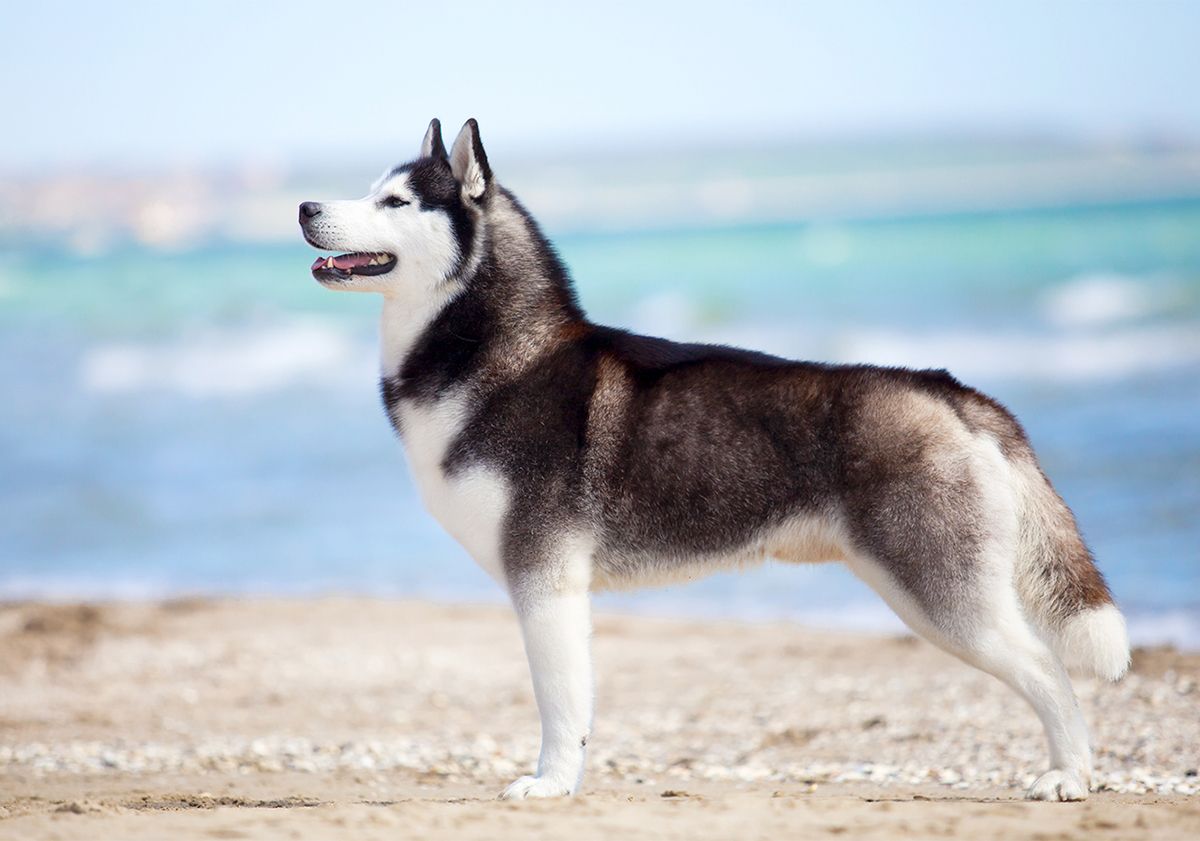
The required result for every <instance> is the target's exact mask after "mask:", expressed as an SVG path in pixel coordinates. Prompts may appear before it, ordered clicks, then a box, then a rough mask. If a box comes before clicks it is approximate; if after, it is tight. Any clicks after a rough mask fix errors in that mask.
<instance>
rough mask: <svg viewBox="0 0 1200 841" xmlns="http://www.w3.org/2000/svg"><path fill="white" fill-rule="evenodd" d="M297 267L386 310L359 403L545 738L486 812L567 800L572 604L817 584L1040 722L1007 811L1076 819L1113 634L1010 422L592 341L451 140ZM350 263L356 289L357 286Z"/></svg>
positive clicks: (1109, 608) (322, 222)
mask: <svg viewBox="0 0 1200 841" xmlns="http://www.w3.org/2000/svg"><path fill="white" fill-rule="evenodd" d="M300 221H301V226H302V228H303V231H304V236H305V238H306V239H307V240H308V241H309V243H311V244H312V245H314V246H316V247H317V248H319V249H324V250H334V249H336V250H347V251H353V252H365V254H360V255H345V256H344V257H343V258H338V260H337V261H336V262H340V263H342V264H343V265H350V264H353V265H352V266H351V268H349V269H347V270H342V269H340V268H338V267H337V266H336V265H335V261H334V260H333V259H330V260H328V261H327V262H326V263H324V264H322V263H321V262H320V261H318V264H317V265H315V266H314V270H313V271H314V274H315V275H316V276H317V278H318V280H320V281H321V282H322V283H324V284H325V285H326V286H328V287H329V288H333V289H345V290H355V291H366V292H377V293H379V294H381V295H382V296H383V319H382V353H381V360H380V361H381V368H382V378H381V390H382V396H383V400H384V403H385V406H386V409H387V413H388V416H389V417H390V419H391V421H392V423H393V425H394V426H395V429H396V432H397V434H398V435H399V436H400V439H401V441H402V442H403V444H404V449H405V451H406V453H407V456H408V461H409V463H410V466H411V468H412V471H413V475H414V477H415V478H416V482H417V485H418V487H419V488H420V492H421V496H422V499H423V501H424V503H425V505H426V507H427V508H428V509H429V511H430V512H431V513H432V514H433V515H434V516H435V517H436V518H437V519H438V521H439V522H440V523H441V524H442V525H443V526H444V527H445V528H446V530H447V531H449V532H450V533H451V534H452V535H453V536H454V537H455V538H456V539H457V540H458V541H459V542H461V543H462V545H463V546H464V547H466V549H467V550H468V551H469V552H470V553H471V555H472V556H473V557H474V558H475V559H476V561H478V563H479V564H480V565H481V566H482V567H483V568H484V569H485V570H487V571H488V572H489V573H490V574H491V575H492V576H493V577H494V578H495V579H496V580H497V581H499V582H500V583H501V584H502V585H503V586H504V587H505V588H506V589H507V591H508V593H509V594H510V596H511V598H512V603H513V606H514V607H515V609H516V612H517V615H518V617H519V619H520V624H521V629H522V632H523V635H524V639H525V648H526V652H527V654H528V657H529V664H530V669H531V672H532V675H533V687H534V692H535V695H536V698H537V704H538V709H539V711H540V713H541V719H542V749H541V755H540V758H539V760H538V765H537V772H536V774H534V775H532V776H527V777H522V778H520V779H519V780H517V781H515V782H514V783H512V784H511V785H510V786H508V788H507V789H506V790H505V792H504V794H503V796H504V797H507V798H524V797H547V796H557V795H568V794H572V793H574V792H575V791H576V790H577V789H578V787H579V785H580V781H581V780H582V777H583V772H584V755H585V752H586V747H587V741H588V734H589V732H590V729H591V722H592V692H593V689H592V668H591V661H590V654H589V635H590V611H589V593H590V592H591V591H593V590H597V589H603V588H614V587H630V586H639V585H643V584H651V583H663V582H668V581H672V580H679V579H688V580H690V579H692V578H694V577H695V576H696V575H697V574H701V573H704V572H708V571H715V570H719V569H725V568H729V567H734V566H742V565H746V564H749V563H753V562H757V561H761V560H763V559H766V558H775V559H778V560H782V561H789V562H797V563H806V562H817V561H826V560H838V561H842V562H843V563H845V564H847V565H848V566H849V567H850V569H851V570H853V571H854V573H856V574H857V575H858V576H859V577H860V578H862V579H863V580H864V581H866V582H867V583H868V584H869V585H871V586H872V587H873V588H874V589H875V590H876V591H877V592H878V593H879V594H880V595H881V596H882V597H883V598H884V599H885V600H886V601H887V603H888V604H889V605H891V606H892V608H893V609H894V610H895V611H896V612H897V613H898V614H899V615H900V616H901V617H902V618H903V619H904V621H905V622H907V623H908V624H909V626H910V627H912V629H913V630H915V631H916V632H917V633H919V634H920V635H922V636H923V637H925V638H926V639H928V640H930V641H931V642H933V643H934V644H936V645H938V646H940V647H942V648H943V649H945V650H947V651H950V652H952V653H954V654H956V655H958V656H959V657H961V658H962V659H963V660H965V661H966V662H968V663H970V664H972V665H974V666H977V667H978V668H980V669H983V670H984V671H987V672H989V673H991V674H993V675H995V676H996V677H998V678H999V679H1000V680H1002V681H1004V682H1005V683H1007V684H1008V685H1009V686H1010V687H1012V688H1013V689H1014V690H1015V691H1016V692H1017V693H1018V694H1020V695H1021V696H1022V697H1023V698H1024V699H1025V700H1026V701H1028V702H1029V704H1030V705H1031V706H1032V707H1033V708H1034V710H1035V711H1036V712H1037V714H1038V716H1039V718H1040V719H1041V721H1042V724H1043V725H1044V727H1045V730H1046V736H1047V739H1048V741H1049V746H1050V768H1049V770H1047V771H1046V772H1045V773H1044V774H1042V776H1040V777H1039V778H1038V779H1037V781H1036V782H1035V783H1034V784H1033V786H1032V788H1030V790H1029V792H1028V796H1029V797H1031V798H1035V799H1043V800H1080V799H1083V798H1085V797H1087V795H1088V788H1089V785H1090V780H1091V770H1092V768H1091V754H1090V749H1089V745H1088V735H1087V730H1086V727H1085V725H1084V721H1083V718H1082V716H1081V714H1080V710H1079V705H1078V703H1077V701H1076V699H1075V695H1074V693H1073V691H1072V687H1071V683H1070V681H1069V679H1068V677H1067V667H1075V668H1080V669H1083V670H1085V671H1089V672H1091V673H1094V674H1097V675H1100V676H1102V677H1105V678H1108V679H1111V680H1116V679H1117V678H1119V677H1120V676H1121V675H1122V674H1123V673H1124V671H1125V670H1126V668H1127V665H1128V662H1129V645H1128V641H1127V638H1126V632H1125V625H1124V620H1123V619H1122V617H1121V614H1120V613H1119V612H1118V611H1117V609H1116V607H1115V606H1114V604H1113V602H1112V598H1111V596H1110V594H1109V591H1108V588H1107V586H1106V585H1105V583H1104V580H1103V578H1102V577H1101V575H1100V573H1099V571H1098V570H1097V569H1096V566H1095V564H1094V563H1093V560H1092V557H1091V554H1090V553H1089V551H1088V549H1087V547H1086V546H1085V545H1084V543H1083V541H1082V539H1081V538H1080V536H1079V532H1078V529H1077V528H1076V525H1075V520H1074V518H1073V516H1072V514H1071V512H1070V510H1069V509H1068V508H1067V506H1066V505H1065V504H1064V503H1063V501H1062V500H1061V499H1060V497H1059V496H1058V494H1057V493H1055V491H1054V489H1053V488H1052V487H1051V485H1050V483H1049V481H1048V480H1047V479H1046V477H1045V475H1043V473H1042V471H1041V469H1040V468H1039V466H1038V462H1037V459H1036V457H1035V456H1034V453H1033V451H1032V449H1031V448H1030V445H1029V443H1028V440H1027V439H1026V437H1025V434H1024V432H1023V431H1022V429H1021V427H1020V425H1019V424H1018V423H1017V421H1016V420H1015V419H1014V418H1013V417H1012V416H1011V415H1010V414H1009V413H1008V412H1007V411H1006V410H1005V409H1004V408H1003V407H1002V406H1001V405H1000V404H998V403H996V402H995V401H993V400H991V399H990V398H988V397H986V396H984V395H982V394H980V393H979V392H977V391H974V390H973V389H970V388H968V387H966V386H963V385H962V384H960V383H959V382H958V381H956V380H955V379H954V378H953V377H951V376H950V375H948V374H947V373H946V372H944V371H911V370H905V369H889V368H876V367H870V366H863V365H858V366H836V365H824V364H817V363H808V362H793V361H789V360H784V359H779V358H776V357H772V356H767V355H765V354H760V353H755V352H752V351H746V350H738V349H734V348H727V347H715V346H707V345H688V344H677V343H674V342H669V341H665V340H662V339H655V338H649V337H645V336H636V335H632V334H630V333H627V332H625V331H622V330H615V329H612V328H608V327H602V326H599V325H596V324H592V323H591V322H589V321H588V320H587V319H586V318H585V317H584V315H583V313H582V312H581V311H580V308H579V306H578V304H577V302H576V298H575V294H574V292H573V291H572V288H571V283H570V280H569V278H568V276H567V272H566V270H565V268H564V267H563V265H562V263H561V262H560V260H559V258H558V256H557V255H556V254H555V252H554V249H553V248H552V247H551V246H550V244H549V243H548V242H547V241H546V239H545V237H544V236H543V235H542V233H541V231H540V230H539V228H538V226H537V224H536V223H535V222H534V221H533V219H532V218H531V217H530V215H529V214H528V213H527V212H526V211H525V209H524V208H523V207H522V206H521V205H520V203H519V202H518V201H517V200H516V198H515V197H514V196H513V195H512V194H511V193H509V192H508V191H507V190H505V189H503V188H502V187H501V186H500V185H499V184H497V183H496V180H495V179H494V177H493V175H492V170H491V168H490V166H489V165H488V160H487V156H486V154H485V153H484V149H483V145H482V143H481V142H480V138H479V131H478V127H477V125H476V123H475V121H474V120H470V121H468V122H467V124H466V125H465V126H464V127H463V129H462V131H461V132H460V133H459V135H458V138H457V140H456V141H455V142H454V146H453V149H452V150H451V151H450V152H449V153H448V154H447V152H446V150H445V147H444V146H443V144H442V139H441V132H440V127H439V124H438V121H437V120H434V121H433V122H432V123H431V124H430V126H429V130H428V132H427V133H426V135H425V139H424V141H423V143H422V145H421V154H420V156H419V157H418V158H417V159H416V160H415V161H413V162H411V163H408V164H405V165H403V166H399V167H396V168H394V169H392V170H390V171H389V172H387V173H386V174H385V175H384V176H383V177H382V178H381V179H380V180H379V182H378V183H377V184H376V185H375V186H374V187H373V189H372V190H371V192H370V194H369V195H367V196H366V197H364V198H362V199H358V200H355V201H335V202H325V203H320V204H317V203H312V202H306V203H305V204H304V205H302V206H301V212H300ZM367 257H370V264H369V265H364V261H365V260H366V259H367Z"/></svg>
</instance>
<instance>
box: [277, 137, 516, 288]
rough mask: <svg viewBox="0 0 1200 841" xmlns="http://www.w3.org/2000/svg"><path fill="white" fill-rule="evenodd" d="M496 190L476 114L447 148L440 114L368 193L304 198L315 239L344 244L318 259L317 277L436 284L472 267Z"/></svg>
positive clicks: (305, 227) (328, 246)
mask: <svg viewBox="0 0 1200 841" xmlns="http://www.w3.org/2000/svg"><path fill="white" fill-rule="evenodd" d="M493 192H494V185H493V183H492V171H491V169H490V168H489V167H488V162H487V156H486V155H485V154H484V151H483V144H482V143H481V142H480V140H479V126H478V125H477V124H476V122H475V121H474V120H468V121H467V123H466V125H464V126H463V127H462V131H460V132H459V133H458V138H457V139H456V140H455V141H454V147H453V148H452V149H451V151H450V153H449V154H447V153H446V147H445V145H444V144H443V143H442V129H441V123H439V122H438V121H437V120H434V121H432V122H431V123H430V124H429V130H428V131H426V132H425V139H424V140H423V141H422V142H421V154H420V156H419V157H418V158H417V159H416V160H414V161H412V162H411V163H407V164H403V165H401V166H397V167H395V168H393V169H391V170H389V171H387V172H386V173H384V175H383V177H382V178H380V179H379V180H378V181H377V182H376V183H375V186H374V187H372V188H371V192H370V193H369V194H368V195H366V196H364V197H363V198H361V199H351V200H347V201H328V202H308V201H306V202H304V203H303V204H301V205H300V229H301V230H302V231H303V232H304V238H305V239H306V240H308V242H309V244H310V245H312V246H314V247H316V248H319V249H321V250H322V251H337V252H344V253H340V254H337V255H330V256H324V257H321V258H319V259H318V260H317V261H316V262H314V263H313V265H312V273H313V277H315V278H316V279H317V280H318V281H320V282H321V283H322V284H323V285H325V286H326V287H328V288H330V289H346V290H353V291H360V292H380V293H383V294H389V293H392V292H398V291H401V290H403V291H404V292H405V293H407V294H412V293H417V294H420V293H421V292H423V291H432V290H433V289H435V288H437V286H438V285H440V284H441V283H442V282H443V281H445V280H446V279H447V278H451V277H454V276H456V275H460V274H462V273H463V272H464V271H465V269H466V268H467V265H468V263H469V262H470V259H471V255H472V254H473V253H474V252H475V251H476V232H477V231H478V229H479V227H480V217H481V214H482V213H483V212H484V209H485V208H486V205H487V202H488V199H489V198H490V196H491V194H492V193H493Z"/></svg>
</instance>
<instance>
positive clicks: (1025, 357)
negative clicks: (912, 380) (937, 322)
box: [835, 324, 1200, 382]
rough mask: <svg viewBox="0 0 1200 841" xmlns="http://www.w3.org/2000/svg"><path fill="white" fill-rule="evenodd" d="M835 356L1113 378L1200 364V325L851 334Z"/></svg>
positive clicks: (985, 374)
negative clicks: (1035, 331) (1030, 331)
mask: <svg viewBox="0 0 1200 841" xmlns="http://www.w3.org/2000/svg"><path fill="white" fill-rule="evenodd" d="M835 355H836V357H837V358H839V359H841V360H842V361H846V362H870V363H875V364H879V365H903V366H907V367H912V368H947V369H949V370H950V371H951V372H953V373H954V374H956V375H958V376H960V377H963V378H966V379H981V380H982V379H990V380H997V379H1015V380H1035V381H1038V380H1040V381H1051V382H1101V381H1114V380H1121V379H1125V378H1127V377H1131V376H1136V375H1139V374H1145V373H1152V372H1156V371H1167V370H1171V369H1177V368H1180V367H1185V366H1189V365H1195V364H1197V363H1200V325H1196V324H1188V325H1177V326H1171V327H1142V328H1127V329H1123V330H1113V331H1106V332H1103V333H1086V334H1080V333H1074V332H1071V333H1056V334H1050V335H1039V334H1024V333H971V332H965V331H946V332H938V333H905V332H900V331H885V330H861V331H848V332H846V333H845V334H843V335H842V336H841V337H840V340H839V342H838V345H837V347H836V348H835Z"/></svg>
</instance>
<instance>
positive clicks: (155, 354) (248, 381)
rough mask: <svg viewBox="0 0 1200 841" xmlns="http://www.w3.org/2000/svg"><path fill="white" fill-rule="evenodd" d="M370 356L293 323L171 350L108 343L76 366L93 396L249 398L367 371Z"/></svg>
mask: <svg viewBox="0 0 1200 841" xmlns="http://www.w3.org/2000/svg"><path fill="white" fill-rule="evenodd" d="M373 358H374V357H373V355H372V351H370V350H368V349H366V348H365V347H362V346H360V345H359V344H356V343H355V342H353V341H351V339H350V338H349V337H348V336H346V335H345V334H344V333H342V332H341V331H339V330H337V329H335V328H332V327H329V326H328V325H325V324H320V323H315V322H300V323H294V324H290V325H285V326H282V327H274V328H270V329H259V330H254V331H249V330H241V331H224V332H215V331H214V332H207V333H204V334H202V335H197V336H192V337H189V338H186V339H184V340H182V341H179V342H176V343H171V344H110V345H104V346H101V347H96V348H92V349H90V350H89V351H87V352H86V353H85V354H84V356H83V358H82V360H81V362H80V366H79V379H80V382H81V384H82V385H83V387H84V388H85V389H87V390H88V391H91V392H93V393H97V394H123V393H130V392H142V391H164V392H170V393H175V394H180V395H184V396H188V397H211V396H227V395H243V394H255V393H261V392H266V391H273V390H278V389H282V388H287V387H288V386H291V385H295V384H297V383H301V382H303V383H305V384H306V385H308V384H311V383H313V382H314V381H318V382H323V383H326V384H330V383H336V382H338V381H345V380H348V379H350V378H348V377H347V376H346V374H347V371H348V370H361V369H362V368H363V367H364V366H373V365H374V363H373V361H372V360H373Z"/></svg>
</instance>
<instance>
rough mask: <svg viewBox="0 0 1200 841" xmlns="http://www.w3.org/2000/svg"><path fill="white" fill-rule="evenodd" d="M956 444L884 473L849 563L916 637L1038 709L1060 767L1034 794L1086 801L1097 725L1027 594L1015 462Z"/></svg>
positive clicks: (864, 503) (856, 507)
mask: <svg viewBox="0 0 1200 841" xmlns="http://www.w3.org/2000/svg"><path fill="white" fill-rule="evenodd" d="M951 440H952V441H953V439H951ZM953 443H954V444H957V446H955V447H951V446H947V445H946V444H945V443H944V442H943V443H941V444H940V446H935V445H933V444H930V445H929V446H928V447H927V449H926V451H925V452H924V454H923V456H924V457H923V459H922V460H921V461H918V462H916V463H909V464H906V465H905V467H904V469H903V470H897V471H895V472H893V473H891V474H886V473H884V474H882V477H883V479H884V481H876V482H874V483H872V484H870V485H869V486H868V491H867V492H864V493H862V494H860V495H859V496H858V497H856V498H855V499H853V500H852V505H851V508H850V510H849V511H848V512H847V513H848V514H849V515H850V516H849V518H848V523H850V524H852V527H853V531H852V534H851V540H850V543H851V552H849V553H848V554H849V556H850V558H849V560H848V562H847V563H848V565H849V566H850V567H851V569H852V570H853V571H854V572H855V573H856V574H857V575H858V576H859V577H860V578H862V579H863V580H864V581H866V582H867V583H868V584H870V585H871V586H872V587H873V588H874V589H875V590H876V591H877V592H878V593H879V594H880V595H882V596H883V597H884V599H885V601H887V602H888V604H889V605H890V606H891V607H892V609H893V610H895V611H896V613H897V614H898V615H899V616H900V618H902V619H903V620H904V621H905V622H906V623H908V625H909V627H911V628H912V629H913V630H914V631H916V632H917V633H919V634H920V635H921V636H923V637H925V638H926V639H927V640H929V641H930V642H932V643H934V644H935V645H937V646H939V647H940V648H943V649H945V650H946V651H948V652H950V653H952V654H954V655H956V656H958V657H959V658H961V659H962V660H964V661H966V662H967V663H969V664H971V665H973V666H975V667H977V668H979V669H982V670H983V671H985V672H988V673H989V674H991V675H994V676H995V677H997V678H999V679H1000V680H1002V681H1003V682H1004V683H1006V684H1008V685H1009V686H1010V687H1012V689H1014V690H1015V691H1016V692H1017V694H1019V695H1020V696H1021V697H1022V698H1024V699H1025V700H1026V701H1027V702H1028V703H1029V704H1030V706H1032V707H1033V709H1034V711H1035V712H1036V713H1037V715H1038V718H1040V719H1041V722H1042V725H1043V727H1044V728H1045V731H1046V738H1047V741H1048V742H1049V747H1050V766H1051V767H1050V770H1049V771H1048V772H1046V773H1045V774H1043V775H1042V776H1041V777H1039V778H1038V779H1037V781H1036V782H1035V783H1034V784H1033V786H1032V787H1031V788H1030V789H1029V792H1028V796H1029V797H1030V798H1033V799H1038V800H1082V799H1084V798H1085V797H1087V795H1088V787H1089V785H1090V782H1091V749H1090V747H1089V745H1088V735H1087V728H1086V726H1085V724H1084V721H1083V716H1082V714H1081V712H1080V709H1079V704H1078V701H1077V700H1076V698H1075V693H1074V691H1073V689H1072V688H1071V683H1070V680H1069V679H1068V677H1067V672H1066V669H1065V668H1064V666H1063V664H1062V661H1061V660H1060V659H1059V658H1058V655H1057V654H1055V653H1054V651H1053V650H1051V648H1050V647H1049V646H1048V645H1047V643H1046V642H1044V641H1043V640H1042V638H1041V637H1040V636H1039V635H1038V633H1037V632H1036V631H1035V629H1034V626H1033V625H1032V624H1031V623H1030V621H1029V619H1028V618H1027V616H1026V613H1025V610H1024V608H1023V606H1022V602H1021V600H1020V596H1019V594H1018V590H1017V575H1016V568H1017V566H1016V565H1017V558H1018V553H1019V552H1020V540H1019V538H1020V530H1019V528H1018V525H1019V522H1020V520H1019V517H1020V513H1019V511H1018V508H1017V506H1016V502H1015V500H1016V499H1017V497H1016V494H1015V492H1014V490H1013V488H1012V487H1010V485H1009V479H1008V477H1009V472H1008V469H1007V466H1006V465H1005V463H1004V461H1003V458H1002V456H1001V455H1000V453H999V451H998V450H997V449H996V448H995V447H994V446H991V445H988V444H986V442H979V441H977V440H974V441H971V440H968V441H966V442H964V441H963V440H962V439H961V438H960V439H958V440H957V441H953ZM876 475H877V476H879V475H880V471H878V470H877V472H876Z"/></svg>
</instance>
